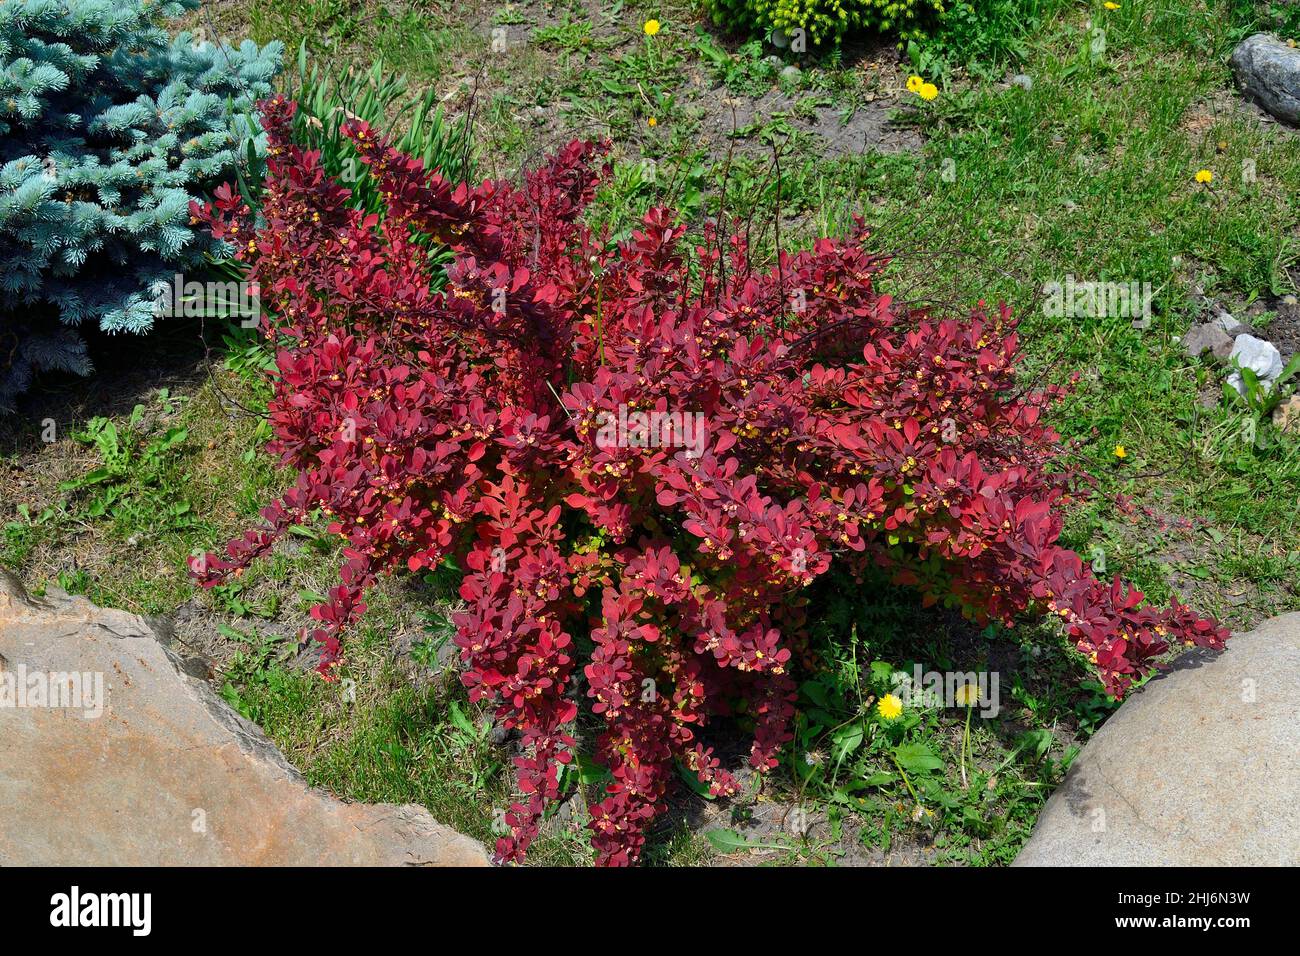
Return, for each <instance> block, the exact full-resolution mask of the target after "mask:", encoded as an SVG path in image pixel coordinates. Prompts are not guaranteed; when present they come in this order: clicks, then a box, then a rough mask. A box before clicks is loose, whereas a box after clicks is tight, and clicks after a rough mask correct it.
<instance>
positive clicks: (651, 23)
mask: <svg viewBox="0 0 1300 956" xmlns="http://www.w3.org/2000/svg"><path fill="white" fill-rule="evenodd" d="M658 32H659V21H658V20H647V21H646V22H645V35H646V36H648V37H652V36H654V35H655V34H656V33H658Z"/></svg>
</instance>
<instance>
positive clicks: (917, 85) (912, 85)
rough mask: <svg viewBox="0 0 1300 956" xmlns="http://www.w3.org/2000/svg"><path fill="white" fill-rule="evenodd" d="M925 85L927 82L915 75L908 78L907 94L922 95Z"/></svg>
mask: <svg viewBox="0 0 1300 956" xmlns="http://www.w3.org/2000/svg"><path fill="white" fill-rule="evenodd" d="M924 85H925V80H923V79H921V78H920V77H919V76H917V75H916V74H915V73H913V74H912V75H911V76H909V77H908V78H907V92H909V93H920V92H921V87H923V86H924Z"/></svg>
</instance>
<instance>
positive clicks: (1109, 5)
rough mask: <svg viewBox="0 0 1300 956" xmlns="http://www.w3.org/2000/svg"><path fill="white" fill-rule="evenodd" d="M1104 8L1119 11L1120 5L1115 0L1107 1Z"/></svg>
mask: <svg viewBox="0 0 1300 956" xmlns="http://www.w3.org/2000/svg"><path fill="white" fill-rule="evenodd" d="M1102 6H1103V7H1105V8H1106V9H1107V10H1118V9H1119V4H1118V3H1115V2H1114V0H1106V2H1105V3H1103V4H1102Z"/></svg>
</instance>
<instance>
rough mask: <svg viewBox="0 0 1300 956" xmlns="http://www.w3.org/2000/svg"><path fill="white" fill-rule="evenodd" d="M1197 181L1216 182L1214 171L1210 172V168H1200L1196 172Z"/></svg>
mask: <svg viewBox="0 0 1300 956" xmlns="http://www.w3.org/2000/svg"><path fill="white" fill-rule="evenodd" d="M1196 181H1197V182H1198V183H1210V182H1214V173H1212V172H1210V171H1209V170H1208V169H1202V170H1199V171H1198V172H1197V173H1196Z"/></svg>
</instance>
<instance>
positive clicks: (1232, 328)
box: [1214, 309, 1251, 338]
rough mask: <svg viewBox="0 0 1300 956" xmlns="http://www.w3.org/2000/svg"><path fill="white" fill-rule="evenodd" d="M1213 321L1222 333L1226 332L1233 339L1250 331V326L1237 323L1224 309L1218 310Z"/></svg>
mask: <svg viewBox="0 0 1300 956" xmlns="http://www.w3.org/2000/svg"><path fill="white" fill-rule="evenodd" d="M1214 321H1215V322H1216V323H1217V324H1218V326H1219V328H1221V329H1223V331H1225V332H1227V333H1228V334H1229V335H1231V336H1233V337H1234V338H1235V337H1237V336H1238V335H1241V334H1242V333H1243V332H1249V331H1251V328H1250V326H1248V325H1246V324H1245V323H1244V322H1239V321H1237V319H1236V318H1235V317H1234V316H1233V314H1232V313H1231V312H1228V311H1227V310H1225V309H1218V310H1217V311H1216V313H1215V316H1214Z"/></svg>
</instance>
